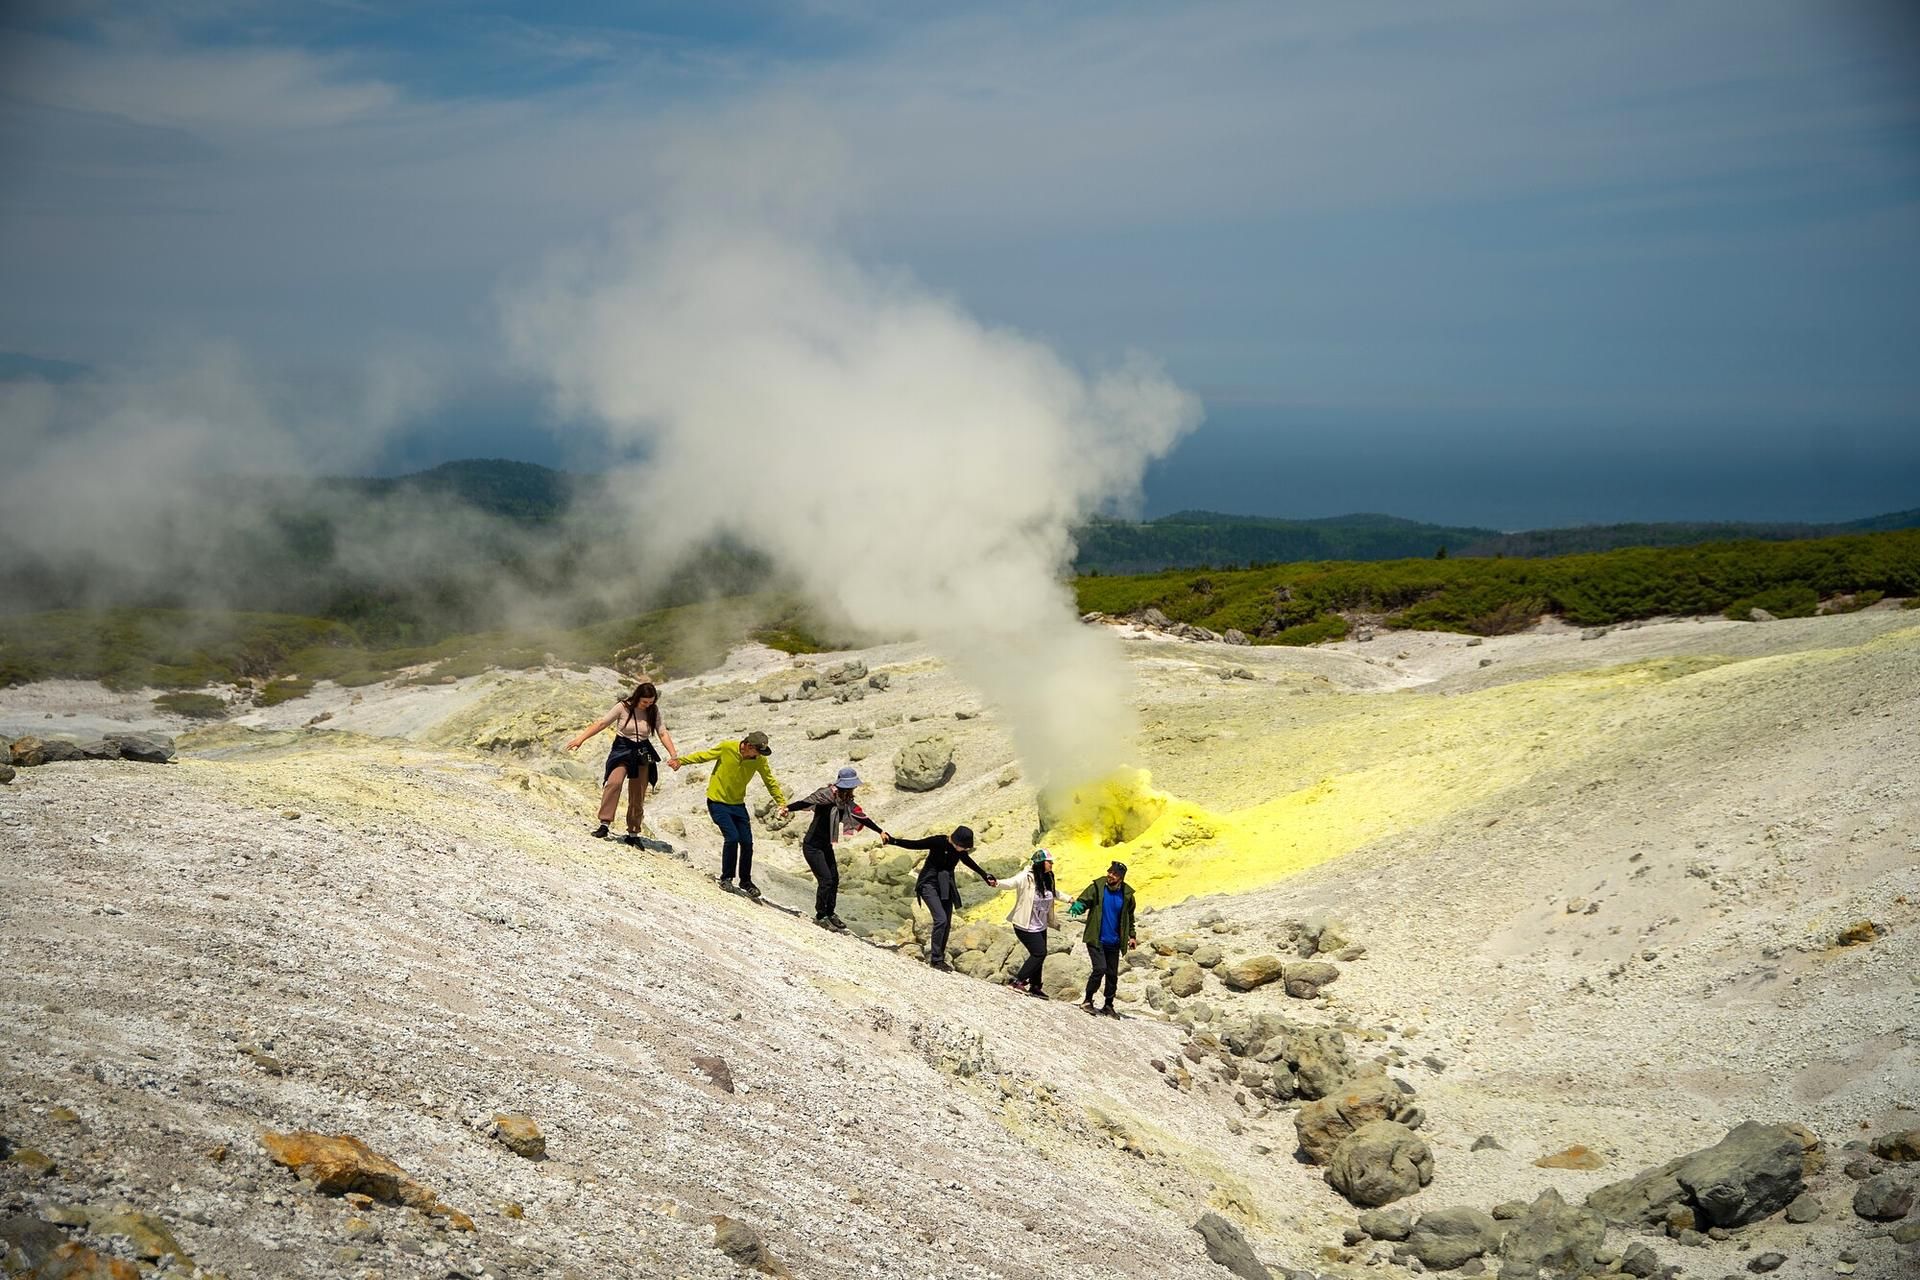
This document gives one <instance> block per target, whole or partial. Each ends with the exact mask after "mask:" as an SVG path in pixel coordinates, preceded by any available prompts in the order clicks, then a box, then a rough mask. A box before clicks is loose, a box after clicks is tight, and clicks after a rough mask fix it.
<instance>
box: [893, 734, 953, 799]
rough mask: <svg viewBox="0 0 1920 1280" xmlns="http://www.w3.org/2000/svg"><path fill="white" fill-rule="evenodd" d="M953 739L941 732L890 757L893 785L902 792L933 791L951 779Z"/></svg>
mask: <svg viewBox="0 0 1920 1280" xmlns="http://www.w3.org/2000/svg"><path fill="white" fill-rule="evenodd" d="M953 769H954V765H953V740H952V739H951V738H949V737H947V735H945V734H944V733H936V734H932V735H930V736H928V737H925V738H920V739H918V740H916V741H913V742H909V743H908V744H907V745H906V746H904V747H902V748H900V751H899V753H898V754H897V755H895V756H894V757H893V785H894V786H896V787H898V788H900V790H902V791H932V790H934V789H936V788H938V787H943V786H945V785H946V784H947V782H948V781H949V780H950V779H951V778H952V777H953Z"/></svg>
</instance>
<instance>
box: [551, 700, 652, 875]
mask: <svg viewBox="0 0 1920 1280" xmlns="http://www.w3.org/2000/svg"><path fill="white" fill-rule="evenodd" d="M602 729H612V730H613V748H612V749H611V750H610V751H608V752H607V767H606V771H605V773H604V774H603V776H602V779H601V787H600V825H599V826H597V827H595V828H594V829H593V834H594V837H595V838H596V839H600V840H604V839H606V837H607V824H608V823H610V822H612V821H613V815H614V814H615V813H618V812H619V810H620V785H621V784H622V783H625V784H626V787H627V835H626V841H627V843H628V844H636V845H637V844H639V843H640V819H641V818H642V817H643V816H644V815H645V814H646V810H647V788H648V787H650V786H652V785H653V784H654V783H656V782H658V781H659V780H660V751H659V748H657V747H655V746H654V745H653V743H654V739H656V738H657V739H659V740H660V741H661V742H662V743H664V744H665V745H666V748H667V755H668V756H669V757H671V756H673V755H674V754H675V752H674V749H673V735H672V734H670V733H668V732H667V726H666V725H665V724H663V723H661V720H660V691H659V690H658V689H656V688H654V687H653V682H652V681H649V680H642V681H641V682H640V683H639V684H637V685H635V686H634V690H633V692H632V693H630V694H628V695H627V696H626V697H624V698H622V699H621V700H620V701H618V702H616V703H614V704H613V709H612V710H611V711H609V712H607V714H605V715H604V716H601V717H600V718H599V719H598V720H595V721H594V722H593V723H592V724H590V725H588V726H587V727H586V728H584V729H582V730H581V731H580V732H579V733H578V734H576V735H575V736H574V739H573V741H572V742H569V743H568V744H567V750H568V751H578V750H579V749H580V744H581V743H583V742H585V741H586V740H587V739H588V738H591V737H592V736H593V735H594V734H596V733H599V732H600V731H601V730H602Z"/></svg>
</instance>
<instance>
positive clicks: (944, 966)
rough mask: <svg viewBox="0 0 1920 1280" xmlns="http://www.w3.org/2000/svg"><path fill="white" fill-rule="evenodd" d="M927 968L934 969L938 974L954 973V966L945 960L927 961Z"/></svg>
mask: <svg viewBox="0 0 1920 1280" xmlns="http://www.w3.org/2000/svg"><path fill="white" fill-rule="evenodd" d="M927 968H929V969H932V970H934V971H936V972H938V973H952V972H953V966H952V965H950V964H948V963H947V962H946V961H945V960H929V961H927Z"/></svg>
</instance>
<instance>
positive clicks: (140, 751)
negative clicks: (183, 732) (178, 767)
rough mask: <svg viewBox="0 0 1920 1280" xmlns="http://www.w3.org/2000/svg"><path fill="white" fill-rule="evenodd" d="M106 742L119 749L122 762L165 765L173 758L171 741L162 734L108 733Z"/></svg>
mask: <svg viewBox="0 0 1920 1280" xmlns="http://www.w3.org/2000/svg"><path fill="white" fill-rule="evenodd" d="M107 741H108V742H109V743H111V744H112V745H113V746H114V747H116V748H118V749H119V753H120V758H121V759H122V760H136V761H138V762H140V763H141V764H166V763H168V762H169V761H171V760H172V759H173V758H174V754H175V753H174V749H173V739H172V738H169V737H168V736H167V735H166V734H164V733H110V734H108V735H107Z"/></svg>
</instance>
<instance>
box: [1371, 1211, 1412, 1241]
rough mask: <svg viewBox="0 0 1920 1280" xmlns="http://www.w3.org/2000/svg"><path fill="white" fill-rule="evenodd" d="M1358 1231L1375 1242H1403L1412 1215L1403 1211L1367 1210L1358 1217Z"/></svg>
mask: <svg viewBox="0 0 1920 1280" xmlns="http://www.w3.org/2000/svg"><path fill="white" fill-rule="evenodd" d="M1360 1229H1361V1230H1362V1231H1364V1232H1366V1233H1367V1234H1368V1235H1370V1236H1372V1237H1373V1238H1374V1239H1375V1240H1405V1239H1406V1238H1407V1235H1408V1234H1409V1233H1410V1232H1411V1231H1412V1230H1413V1215H1412V1214H1410V1213H1408V1212H1407V1211H1406V1210H1405V1209H1369V1210H1367V1211H1366V1212H1365V1213H1363V1214H1361V1215H1360Z"/></svg>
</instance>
